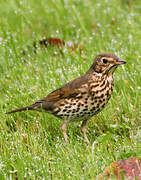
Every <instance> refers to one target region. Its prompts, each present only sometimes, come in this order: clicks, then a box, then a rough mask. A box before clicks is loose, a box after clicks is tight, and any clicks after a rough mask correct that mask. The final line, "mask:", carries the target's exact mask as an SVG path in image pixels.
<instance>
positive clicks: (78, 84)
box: [42, 74, 89, 102]
mask: <svg viewBox="0 0 141 180" xmlns="http://www.w3.org/2000/svg"><path fill="white" fill-rule="evenodd" d="M88 76H89V75H88V74H85V75H83V76H81V77H79V78H77V79H74V80H72V81H70V82H69V83H67V84H65V85H64V86H62V87H61V88H59V89H57V90H55V91H53V92H52V93H50V94H49V95H48V96H46V97H45V98H44V99H42V100H43V101H53V102H54V101H55V102H56V101H59V100H61V99H65V98H70V97H76V96H77V95H78V94H79V93H80V92H81V91H80V89H81V88H82V86H83V85H84V84H85V83H88V79H89V78H88Z"/></svg>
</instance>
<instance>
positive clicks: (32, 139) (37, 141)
mask: <svg viewBox="0 0 141 180" xmlns="http://www.w3.org/2000/svg"><path fill="white" fill-rule="evenodd" d="M140 12H141V2H140V1H138V0H108V1H107V0H101V1H99V0H95V1H94V0H93V1H92V0H87V1H84V0H81V1H75V0H66V1H64V0H52V1H51V0H48V1H45V0H40V1H39V0H38V1H33V0H29V1H26V0H25V1H23V0H21V1H18V0H11V1H10V0H1V2H0V17H1V18H0V179H14V178H19V179H23V178H24V177H25V178H27V179H64V180H65V179H93V178H96V176H97V175H98V174H99V173H100V172H102V171H103V169H104V168H105V167H106V166H108V165H109V164H110V163H111V162H113V161H116V160H119V159H123V158H128V157H131V156H136V157H141V50H140V49H141V48H140V43H141V31H140V30H141V13H140ZM43 37H57V38H61V39H64V40H65V41H72V42H74V43H78V44H81V45H82V46H84V49H85V50H84V52H83V54H82V55H81V54H80V52H79V51H78V50H76V52H75V54H73V53H72V52H71V50H70V49H68V48H62V51H63V54H64V55H62V54H61V53H60V51H59V50H58V49H57V48H49V49H46V50H45V49H41V48H40V47H39V44H38V50H37V54H34V52H33V42H34V41H37V42H38V41H39V40H40V39H42V38H43ZM23 51H24V52H25V53H23ZM102 52H110V53H115V54H117V55H118V56H119V57H120V58H122V59H125V60H127V61H128V63H127V64H126V65H124V66H120V67H119V68H118V69H117V71H116V72H115V75H114V77H115V88H114V92H113V95H112V98H111V100H110V102H109V104H108V105H107V106H106V108H105V109H104V110H103V111H102V112H101V113H99V114H98V115H97V116H95V117H93V118H92V119H91V120H90V121H89V123H88V133H87V134H88V138H89V140H90V142H91V147H90V146H88V145H87V144H86V143H85V142H84V140H83V138H82V135H81V132H80V123H79V122H78V123H77V122H76V123H70V124H69V126H68V131H67V133H68V136H69V143H68V144H65V142H64V139H63V136H62V133H61V129H60V126H61V124H62V121H61V120H59V119H56V118H55V117H53V116H51V115H49V114H47V113H39V112H21V113H16V114H11V115H6V114H4V113H5V112H6V111H8V110H12V109H14V108H18V107H23V106H26V105H29V104H31V103H34V102H35V101H36V100H39V99H41V98H43V97H44V96H46V95H47V94H48V93H50V92H51V91H53V90H55V89H56V88H59V87H60V86H61V85H63V84H64V83H66V82H68V81H69V80H72V79H74V78H76V77H78V76H79V75H82V74H84V73H85V72H86V71H87V70H88V68H89V67H90V66H91V64H92V62H93V58H94V57H95V56H96V55H97V54H99V53H102ZM84 56H85V58H83V57H84ZM114 117H116V118H117V121H116V120H115V118H114Z"/></svg>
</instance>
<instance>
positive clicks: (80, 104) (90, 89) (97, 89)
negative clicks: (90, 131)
mask: <svg viewBox="0 0 141 180" xmlns="http://www.w3.org/2000/svg"><path fill="white" fill-rule="evenodd" d="M125 63H126V61H124V60H121V59H119V58H118V57H117V56H116V55H113V54H106V53H105V54H100V55H98V56H97V57H96V58H95V60H94V62H93V64H92V66H91V67H90V69H89V70H88V71H87V72H86V74H84V75H83V76H80V77H79V78H77V79H74V80H72V81H70V82H69V83H67V84H65V85H64V86H62V87H61V88H59V89H57V90H55V91H53V92H52V93H50V94H49V95H48V96H46V97H45V98H44V99H42V100H39V101H36V102H35V103H34V104H32V105H29V106H26V107H23V108H19V109H16V110H13V111H10V112H7V114H10V113H15V112H18V111H25V110H38V111H40V110H41V109H43V110H45V111H46V112H48V113H51V114H53V115H54V116H56V117H59V118H61V119H63V120H64V122H63V124H62V131H63V135H64V138H65V141H66V142H67V134H66V128H67V124H68V123H69V122H71V121H82V126H81V130H82V133H83V136H84V139H85V140H86V141H87V142H88V143H89V140H88V138H87V135H86V130H87V128H86V127H87V126H86V125H87V121H88V119H90V117H92V116H93V115H96V114H97V113H98V112H100V111H101V110H102V109H103V108H104V106H105V105H106V104H107V102H108V100H109V99H110V97H111V93H112V91H113V86H114V84H113V73H114V71H115V69H116V68H117V66H118V65H120V64H125Z"/></svg>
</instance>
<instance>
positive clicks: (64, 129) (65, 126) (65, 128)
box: [61, 121, 68, 143]
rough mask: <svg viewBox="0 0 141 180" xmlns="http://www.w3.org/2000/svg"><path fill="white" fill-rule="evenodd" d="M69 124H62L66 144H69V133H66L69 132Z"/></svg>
mask: <svg viewBox="0 0 141 180" xmlns="http://www.w3.org/2000/svg"><path fill="white" fill-rule="evenodd" d="M67 124H68V122H66V121H65V122H64V123H63V124H62V127H61V128H62V132H63V135H64V139H65V141H66V143H68V136H67V133H66V131H67Z"/></svg>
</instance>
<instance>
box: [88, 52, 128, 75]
mask: <svg viewBox="0 0 141 180" xmlns="http://www.w3.org/2000/svg"><path fill="white" fill-rule="evenodd" d="M125 63H126V61H124V60H121V59H119V58H118V57H117V56H116V55H114V54H108V53H107V54H106V53H105V54H100V55H98V56H96V58H95V60H94V63H93V65H92V67H91V69H92V70H93V71H95V72H96V73H101V74H107V75H110V74H113V72H114V71H115V69H116V68H117V67H118V65H120V64H125Z"/></svg>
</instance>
